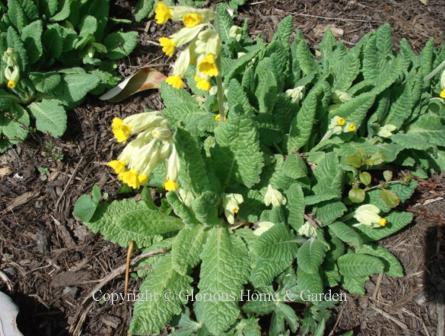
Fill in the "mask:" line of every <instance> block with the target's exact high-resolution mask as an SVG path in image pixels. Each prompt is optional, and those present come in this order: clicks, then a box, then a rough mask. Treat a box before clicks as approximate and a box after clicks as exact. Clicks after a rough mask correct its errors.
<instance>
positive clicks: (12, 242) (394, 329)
mask: <svg viewBox="0 0 445 336" xmlns="http://www.w3.org/2000/svg"><path fill="white" fill-rule="evenodd" d="M214 2H215V1H209V3H214ZM248 2H249V4H247V5H246V6H244V7H242V8H241V13H240V19H241V20H244V19H247V20H248V21H249V24H250V27H251V32H252V33H253V34H262V35H263V36H264V37H265V38H267V39H269V38H270V37H271V36H272V34H273V31H274V27H275V26H276V23H277V22H278V21H279V20H280V19H281V18H282V17H284V16H286V15H289V14H291V15H293V16H294V18H295V20H294V25H295V27H296V28H298V29H300V30H301V31H302V32H303V33H304V34H305V36H306V38H307V39H308V40H309V41H310V42H311V44H313V45H314V44H316V43H318V42H319V41H320V39H321V33H322V31H323V30H324V29H326V27H325V26H326V25H327V24H330V25H332V26H333V27H334V28H337V29H341V30H343V33H342V34H340V33H341V31H340V30H338V31H337V33H338V34H339V36H340V37H341V38H342V39H343V40H344V41H345V43H346V45H352V44H354V43H355V42H356V41H357V40H358V39H359V38H360V37H361V36H362V35H364V34H365V33H367V32H369V31H370V30H372V29H374V28H376V27H377V26H378V25H380V23H383V22H390V23H391V24H392V26H393V28H394V35H395V40H396V42H397V41H398V40H399V39H400V38H401V37H406V38H408V39H409V40H410V41H411V43H412V44H413V45H414V47H415V48H416V49H420V48H421V47H422V46H423V44H424V43H425V41H426V40H427V39H428V38H429V37H434V38H435V40H436V41H437V42H440V41H442V42H443V41H444V32H445V10H443V9H444V6H445V2H444V0H430V1H429V5H428V6H424V5H422V4H421V3H420V2H419V1H418V0H404V1H395V0H388V1H384V2H382V1H378V0H373V1H371V0H368V1H354V0H351V1H344V0H339V1H330V0H321V1H315V0H301V1H292V0H287V1H285V0H277V1H273V2H271V1H248ZM132 6H133V2H132V1H128V0H116V1H115V2H114V5H113V9H112V15H113V16H120V17H126V18H131V8H132ZM134 29H137V30H138V31H139V32H140V46H139V47H138V49H137V50H136V51H135V53H134V54H133V55H132V57H130V58H128V59H126V60H125V61H123V62H122V63H121V65H120V66H119V71H120V73H121V74H122V75H129V74H131V73H132V72H133V71H134V70H136V69H137V68H139V67H141V66H147V65H149V66H152V67H155V68H157V69H158V70H160V71H163V72H168V65H166V64H168V61H167V59H166V58H165V57H164V56H162V54H161V53H160V51H159V48H158V47H157V45H156V43H157V42H156V41H157V38H158V37H159V36H161V35H164V34H167V33H169V32H170V31H171V28H169V27H158V26H157V25H156V24H155V23H154V22H153V21H148V22H147V21H146V22H144V23H142V24H140V25H135V26H134ZM161 106H162V104H161V100H160V98H159V94H158V93H156V92H144V93H141V94H138V95H137V96H134V97H132V98H131V99H130V100H128V101H125V102H123V103H120V104H108V103H104V102H100V101H98V100H97V99H96V98H89V99H88V100H87V101H86V102H85V103H84V104H82V105H81V106H79V107H77V108H76V109H74V110H73V111H71V112H69V127H68V128H69V129H68V131H67V133H66V134H65V135H64V136H63V138H61V139H53V138H51V137H48V136H44V135H42V134H32V135H31V136H30V137H29V139H28V140H27V141H26V142H25V143H23V144H21V145H19V146H16V147H15V148H14V149H12V150H10V151H9V152H7V153H6V154H4V155H1V156H0V255H1V259H0V270H1V271H2V272H3V274H4V276H6V277H7V278H8V279H9V280H10V283H11V284H12V287H13V290H12V292H9V294H10V295H11V296H12V297H13V298H14V299H15V301H16V302H17V303H18V304H19V306H20V309H21V313H20V315H19V325H20V326H21V328H22V330H23V332H24V334H25V335H33V336H39V335H45V336H48V335H69V334H76V335H79V334H80V331H82V335H94V336H98V335H124V334H126V330H127V328H128V323H129V321H130V317H131V308H132V304H131V303H117V304H115V305H111V304H110V303H100V302H99V303H96V302H91V301H89V302H87V303H86V304H85V305H82V304H81V303H82V301H83V299H84V298H85V296H86V295H87V294H88V293H90V292H91V290H92V289H93V288H94V286H95V285H96V284H97V283H98V282H100V280H101V279H102V278H103V277H105V276H106V275H107V274H109V273H110V272H111V271H112V270H114V269H116V268H117V267H119V266H120V265H122V264H124V263H125V254H126V251H125V249H122V248H119V247H118V246H116V245H114V244H111V243H108V242H106V241H104V240H103V239H102V238H100V237H98V236H96V235H94V234H92V233H91V232H90V231H88V230H87V229H86V228H85V227H84V226H83V225H81V223H79V222H77V221H76V220H74V218H73V217H72V215H71V213H72V210H73V204H74V202H75V201H76V199H77V198H78V197H79V196H80V195H81V194H83V193H85V192H88V191H90V190H91V188H92V186H93V185H94V184H98V185H99V186H100V187H101V189H102V190H103V191H105V192H108V193H109V195H111V196H113V197H116V196H115V195H116V194H117V190H118V183H117V181H116V179H115V177H114V176H113V175H112V174H110V172H109V171H108V169H106V168H105V167H104V165H103V163H104V162H106V161H108V160H110V159H111V158H112V157H113V155H114V154H116V153H117V152H118V150H119V146H118V145H116V143H115V142H114V141H113V140H112V135H111V132H110V128H109V125H110V123H111V120H112V118H113V117H115V116H127V115H130V114H132V113H136V112H140V111H142V110H144V109H146V108H150V109H159V108H160V107H161ZM443 182H444V181H443V179H442V180H439V179H432V180H429V181H428V182H425V183H424V184H422V188H421V189H420V192H419V195H420V196H419V197H420V198H419V199H420V200H422V199H429V198H431V197H430V196H431V195H430V194H431V193H432V192H436V193H438V195H443V186H444V183H443ZM444 205H445V203H439V202H436V203H432V204H430V205H427V206H423V205H422V206H418V207H414V205H413V206H411V208H410V209H411V211H413V212H414V213H415V214H416V222H417V225H414V226H411V227H410V228H409V229H408V230H406V231H404V232H402V233H401V234H399V235H396V236H394V237H391V238H389V239H387V240H386V241H385V242H384V245H386V246H388V247H389V248H390V249H391V250H392V251H393V252H394V253H395V254H396V255H397V256H398V257H400V258H401V260H402V262H403V264H404V266H405V270H406V273H407V276H406V277H404V278H402V279H390V278H386V277H383V278H382V279H381V282H380V285H379V286H376V285H375V284H376V282H377V279H372V280H373V281H372V282H371V283H370V284H369V288H368V295H367V296H365V297H364V298H361V299H358V298H353V297H348V301H347V303H346V304H345V305H343V306H341V307H340V308H339V310H338V312H339V314H338V316H339V319H338V325H337V331H339V330H348V329H351V328H355V329H356V330H361V334H362V335H377V334H378V335H390V334H391V335H399V334H402V333H403V334H410V335H434V334H435V328H436V324H437V313H436V309H437V307H436V305H437V304H436V303H434V302H433V301H434V300H432V299H434V297H435V294H436V293H437V291H436V290H435V289H434V288H436V287H437V286H438V283H439V284H440V279H442V281H443V277H442V278H441V276H443V269H437V268H434V267H432V266H434V265H437V264H438V263H439V261H438V259H437V258H438V255H437V253H434V251H435V250H434V249H433V250H431V249H427V247H428V246H429V245H428V244H430V242H428V244H426V243H425V239H426V238H425V237H430V236H431V235H432V234H434V232H433V233H428V232H429V231H428V229H429V228H434V227H436V226H437V225H438V223H442V224H443V206H444ZM441 216H442V217H441ZM431 230H432V229H431ZM431 232H432V231H431ZM428 239H430V238H428ZM432 239H433V240H434V239H435V238H432ZM430 245H431V244H430ZM436 245H437V244H436ZM432 251H433V252H432ZM425 254H427V255H428V258H427V259H428V260H427V262H425V257H424V255H425ZM432 260H434V263H433V264H431V261H432ZM442 265H443V262H442ZM426 272H430V273H431V274H434V276H433V277H426V274H427V273H426ZM441 272H442V273H441ZM428 274H429V273H428ZM425 278H427V279H431V278H432V279H435V280H434V281H433V283H428V286H429V287H430V289H429V291H426V290H425V288H422V285H423V286H425V282H424V279H425ZM430 282H431V281H430ZM138 285H139V284H138V283H135V282H134V281H133V282H131V284H130V290H135V289H137V288H138ZM123 286H124V284H123V278H122V277H118V278H116V279H114V280H113V281H111V282H110V283H108V284H107V286H106V287H105V288H104V292H107V293H112V292H122V291H123ZM373 286H374V287H373ZM435 286H436V287H435ZM376 287H379V289H378V290H375V288H376ZM431 288H433V289H434V290H432V293H431ZM0 289H1V290H3V291H7V284H6V283H3V282H0ZM7 292H8V291H7ZM374 294H375V295H374ZM430 301H431V302H430ZM372 307H375V308H376V309H377V310H376V309H373V308H372ZM341 311H342V313H341V314H340V312H341ZM382 312H384V313H383V314H384V315H382ZM389 317H391V318H389ZM395 321H397V322H395ZM332 323H334V321H333V322H332ZM401 326H403V327H401ZM76 327H77V329H76ZM405 327H406V328H405ZM70 329H71V332H70V331H69V330H70ZM75 329H76V330H75ZM405 329H406V330H405Z"/></svg>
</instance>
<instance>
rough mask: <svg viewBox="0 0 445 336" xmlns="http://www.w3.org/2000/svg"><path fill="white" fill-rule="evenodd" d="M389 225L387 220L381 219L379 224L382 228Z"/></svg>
mask: <svg viewBox="0 0 445 336" xmlns="http://www.w3.org/2000/svg"><path fill="white" fill-rule="evenodd" d="M387 223H388V221H387V220H386V218H380V219H379V221H378V223H377V224H378V225H379V226H381V227H384V226H385V225H386V224H387Z"/></svg>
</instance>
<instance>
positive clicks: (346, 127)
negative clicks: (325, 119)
mask: <svg viewBox="0 0 445 336" xmlns="http://www.w3.org/2000/svg"><path fill="white" fill-rule="evenodd" d="M329 130H330V131H331V132H332V134H341V133H355V132H356V131H357V125H356V124H355V123H354V122H348V121H347V120H346V119H345V118H343V117H339V116H335V117H334V118H332V120H331V123H330V124H329Z"/></svg>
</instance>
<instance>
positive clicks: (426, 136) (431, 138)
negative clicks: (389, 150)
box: [391, 113, 445, 150]
mask: <svg viewBox="0 0 445 336" xmlns="http://www.w3.org/2000/svg"><path fill="white" fill-rule="evenodd" d="M444 127H445V124H444V121H443V119H442V118H440V117H439V116H437V115H435V114H432V113H427V114H424V115H422V116H421V117H420V118H419V119H418V120H417V121H416V122H414V123H412V124H411V125H410V126H409V127H408V130H407V131H406V133H404V134H403V133H397V134H394V135H393V136H392V137H391V140H392V141H394V142H395V143H397V144H399V145H401V146H404V147H405V148H409V149H419V150H426V149H429V148H431V147H432V146H443V144H444V143H445V132H444V131H443V130H444Z"/></svg>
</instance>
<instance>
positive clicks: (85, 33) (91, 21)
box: [79, 15, 97, 38]
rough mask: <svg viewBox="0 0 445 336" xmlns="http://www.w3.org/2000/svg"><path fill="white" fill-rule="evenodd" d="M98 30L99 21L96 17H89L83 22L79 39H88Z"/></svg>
mask: <svg viewBox="0 0 445 336" xmlns="http://www.w3.org/2000/svg"><path fill="white" fill-rule="evenodd" d="M96 30H97V19H96V18H95V17H94V16H91V15H88V16H85V18H84V19H83V21H82V24H81V26H80V32H79V37H81V38H82V37H83V38H88V37H90V36H92V35H94V33H95V32H96Z"/></svg>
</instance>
